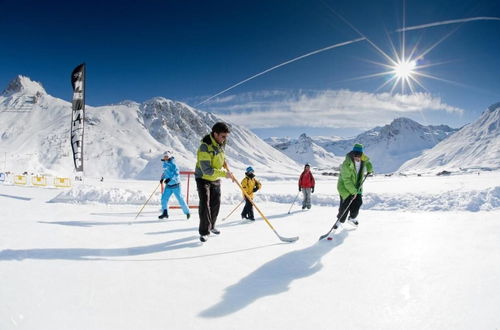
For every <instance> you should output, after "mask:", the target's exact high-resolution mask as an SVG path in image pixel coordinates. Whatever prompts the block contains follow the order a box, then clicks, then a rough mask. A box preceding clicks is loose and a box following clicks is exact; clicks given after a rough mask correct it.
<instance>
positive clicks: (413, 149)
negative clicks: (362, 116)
mask: <svg viewBox="0 0 500 330" xmlns="http://www.w3.org/2000/svg"><path fill="white" fill-rule="evenodd" d="M455 131H457V130H456V129H453V128H450V127H448V126H446V125H439V126H423V125H421V124H419V123H417V122H415V121H413V120H411V119H408V118H397V119H394V120H393V121H392V122H391V123H390V124H389V125H385V126H383V127H375V128H373V129H371V130H369V131H366V132H364V133H362V134H360V135H358V136H356V137H355V138H352V139H346V140H336V139H334V140H333V141H328V140H325V139H322V140H320V141H316V142H317V143H318V144H319V145H320V146H322V147H323V148H324V149H325V150H327V151H329V152H332V153H333V154H335V155H340V156H343V155H345V154H346V153H348V152H349V151H351V150H352V147H353V145H354V144H355V143H362V144H363V145H364V146H365V152H366V154H367V155H368V156H369V157H370V160H371V161H372V163H373V166H374V169H375V171H376V172H377V173H388V172H393V171H396V170H397V169H398V168H399V167H400V166H401V164H403V163H404V162H406V161H407V160H409V159H412V158H415V157H418V156H420V155H421V154H422V152H423V151H424V150H427V149H430V148H432V147H433V146H435V145H436V144H438V143H439V142H440V141H442V140H443V139H445V138H446V137H448V136H449V135H451V134H453V133H454V132H455Z"/></svg>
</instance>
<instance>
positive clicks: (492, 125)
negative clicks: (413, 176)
mask: <svg viewBox="0 0 500 330" xmlns="http://www.w3.org/2000/svg"><path fill="white" fill-rule="evenodd" d="M471 168H472V169H477V168H489V169H499V168H500V103H495V104H493V105H491V106H490V107H489V108H488V109H486V110H485V111H484V112H483V114H482V115H481V116H480V117H479V119H478V120H477V121H475V122H474V123H472V124H469V125H467V126H464V127H463V128H462V129H460V130H459V131H458V132H456V133H455V134H453V135H452V136H450V137H449V138H448V139H446V140H444V141H442V142H441V143H439V144H438V145H436V146H435V147H434V148H432V149H431V150H428V151H426V152H424V153H423V155H421V156H420V157H417V158H415V159H412V160H409V161H408V162H406V163H404V164H403V165H402V166H401V168H400V169H399V170H400V171H405V172H426V171H430V170H440V169H447V170H459V169H462V170H464V169H471Z"/></svg>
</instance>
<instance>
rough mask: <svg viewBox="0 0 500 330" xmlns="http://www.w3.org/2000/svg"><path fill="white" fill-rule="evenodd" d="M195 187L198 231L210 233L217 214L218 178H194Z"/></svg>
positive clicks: (201, 233) (203, 233) (218, 205)
mask: <svg viewBox="0 0 500 330" xmlns="http://www.w3.org/2000/svg"><path fill="white" fill-rule="evenodd" d="M196 188H198V197H199V199H200V204H199V208H198V214H199V216H200V226H199V227H198V232H199V233H200V235H202V236H203V235H208V234H210V229H212V228H214V227H215V222H216V221H217V216H218V215H219V209H220V180H216V181H208V180H204V179H196Z"/></svg>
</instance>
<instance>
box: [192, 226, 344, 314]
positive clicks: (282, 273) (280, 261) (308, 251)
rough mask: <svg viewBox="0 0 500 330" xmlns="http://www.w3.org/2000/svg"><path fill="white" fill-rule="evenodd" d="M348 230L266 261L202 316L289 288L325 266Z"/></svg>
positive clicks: (235, 308)
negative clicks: (327, 239) (323, 258)
mask: <svg viewBox="0 0 500 330" xmlns="http://www.w3.org/2000/svg"><path fill="white" fill-rule="evenodd" d="M348 231H350V230H343V231H341V232H340V233H339V234H338V235H335V239H334V240H333V241H319V242H317V243H315V244H314V245H312V246H310V247H308V248H305V249H302V250H298V251H292V252H289V253H287V254H284V255H282V256H280V257H278V258H276V259H274V260H271V261H269V262H267V263H265V264H264V265H262V266H261V267H259V268H258V269H257V270H255V271H254V272H252V273H251V274H250V275H248V276H246V277H245V278H243V279H241V280H240V281H239V282H238V283H236V284H234V285H232V286H230V287H228V288H226V290H225V293H224V296H223V297H222V300H221V301H220V302H218V303H217V304H216V305H214V306H212V307H209V308H208V309H206V310H204V311H202V312H201V313H200V314H199V316H202V317H206V318H215V317H223V316H226V315H228V314H231V313H235V312H237V311H238V310H241V309H243V308H245V307H246V306H248V305H250V304H251V303H253V302H254V301H256V300H257V299H260V298H263V297H266V296H270V295H276V294H279V293H282V292H285V291H287V290H288V289H289V285H290V283H291V282H292V281H294V280H297V279H299V278H304V277H308V276H311V275H313V274H314V273H316V272H318V271H319V270H320V269H321V268H323V265H322V264H321V258H322V257H323V256H324V255H325V254H327V253H328V252H329V251H331V250H332V249H333V248H335V247H336V246H339V245H340V244H342V243H343V241H344V239H345V238H346V237H347V235H348V233H347V232H348Z"/></svg>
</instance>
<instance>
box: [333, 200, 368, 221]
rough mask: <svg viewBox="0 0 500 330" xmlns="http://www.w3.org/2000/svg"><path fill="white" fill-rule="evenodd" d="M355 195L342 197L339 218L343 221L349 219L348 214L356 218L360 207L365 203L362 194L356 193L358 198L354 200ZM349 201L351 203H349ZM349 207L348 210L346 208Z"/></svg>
mask: <svg viewBox="0 0 500 330" xmlns="http://www.w3.org/2000/svg"><path fill="white" fill-rule="evenodd" d="M352 196H353V195H350V196H349V197H347V198H346V199H342V197H340V206H339V213H338V214H337V219H339V221H340V222H341V223H344V222H345V220H346V219H347V215H349V216H350V217H351V219H355V218H356V217H357V216H358V213H359V208H360V207H361V205H362V204H363V197H362V196H361V195H356V198H355V199H354V200H353V201H352V203H351V199H352ZM349 203H351V204H350V205H349ZM348 207H349V209H348V210H347V211H346V209H347V208H348Z"/></svg>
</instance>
